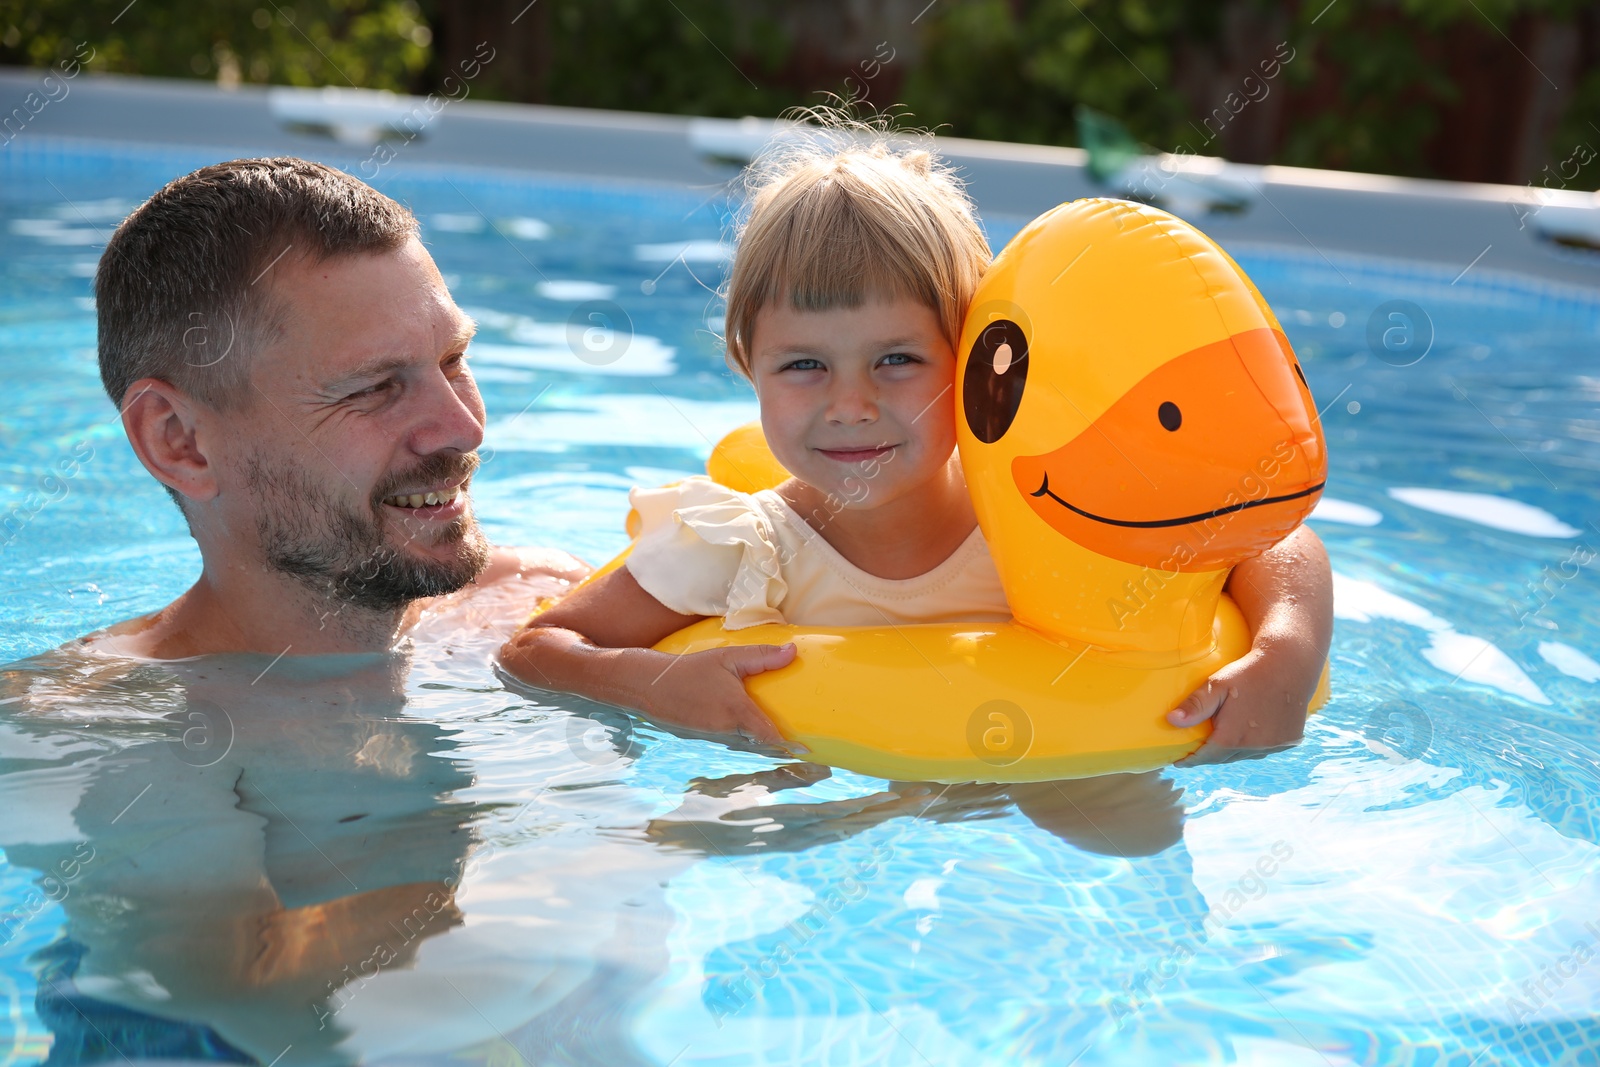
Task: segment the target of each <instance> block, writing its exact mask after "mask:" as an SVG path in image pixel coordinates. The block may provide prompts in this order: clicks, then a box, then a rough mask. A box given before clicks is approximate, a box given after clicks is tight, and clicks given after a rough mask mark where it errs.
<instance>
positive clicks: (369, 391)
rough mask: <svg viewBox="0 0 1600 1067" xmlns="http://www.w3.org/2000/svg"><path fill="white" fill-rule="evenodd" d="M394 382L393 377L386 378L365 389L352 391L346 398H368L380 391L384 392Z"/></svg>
mask: <svg viewBox="0 0 1600 1067" xmlns="http://www.w3.org/2000/svg"><path fill="white" fill-rule="evenodd" d="M393 384H394V380H393V379H392V378H385V379H384V380H383V381H381V382H379V383H377V384H376V385H369V386H367V387H366V388H365V389H358V390H356V391H355V392H353V393H351V394H350V395H349V396H347V397H345V399H346V400H364V399H366V398H368V397H373V396H377V395H378V394H379V393H382V392H384V391H386V390H387V389H388V388H389V387H390V386H391V385H393Z"/></svg>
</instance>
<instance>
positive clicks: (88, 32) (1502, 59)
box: [0, 0, 1600, 188]
mask: <svg viewBox="0 0 1600 1067" xmlns="http://www.w3.org/2000/svg"><path fill="white" fill-rule="evenodd" d="M895 4H896V0H874V2H865V0H849V2H847V0H538V3H537V4H536V5H533V6H531V7H530V6H528V5H527V4H526V3H525V2H520V0H421V2H420V3H418V2H417V0H295V2H294V3H293V4H288V3H278V2H275V0H210V2H206V0H138V2H137V3H134V4H133V5H132V6H131V7H127V6H126V5H127V0H92V2H89V3H85V2H83V0H0V63H18V64H33V65H47V64H50V63H53V62H55V61H56V60H58V59H60V58H63V57H65V56H67V55H70V54H71V53H72V51H73V50H74V48H75V47H76V46H77V45H78V43H79V42H87V43H88V44H90V45H91V46H93V47H94V48H95V49H96V52H97V55H96V59H95V61H94V62H93V63H91V64H90V65H89V69H91V70H110V71H121V72H127V73H138V74H149V75H163V76H169V77H170V76H176V77H202V78H211V79H219V80H221V81H223V82H229V81H243V82H256V83H265V82H271V83H280V84H292V85H346V84H355V85H360V86H366V87H371V88H387V89H395V90H400V91H411V92H418V93H421V92H427V91H429V90H433V89H437V88H438V87H439V82H440V81H441V79H442V78H443V77H444V76H445V75H446V74H448V73H449V72H450V70H451V69H453V68H452V65H453V64H454V63H455V61H456V60H457V59H458V58H460V57H461V56H463V55H467V54H470V53H471V51H472V49H473V47H474V46H475V45H476V44H477V43H478V42H479V41H485V40H486V41H487V42H488V43H489V44H490V45H491V46H492V47H494V48H495V49H496V51H497V53H498V54H499V55H500V57H501V58H499V59H497V60H496V62H495V63H493V64H491V65H489V66H487V67H486V68H485V74H484V76H483V77H482V78H480V79H479V80H477V81H476V82H475V83H474V85H473V94H474V96H475V97H477V98H499V99H512V100H528V101H536V102H542V103H552V104H566V105H572V106H580V107H603V108H616V109H623V110H639V111H661V112H676V113H689V114H700V115H723V116H739V115H746V114H755V115H777V114H779V113H781V112H782V111H784V110H785V109H787V108H790V107H794V106H796V105H809V104H816V103H819V102H822V101H823V99H824V96H823V93H825V92H827V91H832V92H843V91H844V86H845V79H846V77H847V76H848V75H850V74H851V73H852V72H857V73H859V71H858V63H859V62H860V61H862V60H866V59H867V58H868V57H869V55H870V54H871V53H872V50H873V49H872V45H871V44H866V45H862V44H861V43H860V41H859V40H858V39H856V38H851V37H850V35H849V34H848V33H847V32H846V29H847V27H848V26H849V25H850V20H851V19H854V18H856V16H857V15H859V14H860V12H861V11H863V10H878V9H881V10H882V11H885V12H889V11H899V10H900V9H899V8H897V7H896V6H895ZM912 9H920V10H922V14H921V15H920V16H919V17H918V18H917V20H916V23H915V25H914V26H913V25H912V24H911V21H910V16H909V15H905V16H904V17H903V18H900V19H899V23H903V25H901V24H899V23H896V24H895V25H893V26H890V27H889V29H888V30H886V31H885V32H886V33H888V34H889V35H890V36H891V37H892V38H893V40H894V43H895V46H896V49H897V54H898V58H897V59H895V60H892V61H889V62H887V63H886V65H885V66H886V69H887V71H888V73H887V74H886V75H884V76H883V78H882V80H881V81H879V82H877V83H876V84H874V86H873V94H872V98H871V99H872V103H873V104H874V105H879V106H882V105H887V104H889V103H891V102H897V103H903V104H904V105H906V108H907V109H908V110H909V112H910V114H911V116H912V120H913V121H915V122H916V123H918V124H921V125H926V126H931V127H936V128H939V129H942V130H944V131H946V132H950V133H954V134H958V135H961V136H966V137H981V138H992V139H996V140H1007V141H1023V142H1035V143H1043V144H1062V145H1071V144H1075V143H1076V139H1077V136H1078V133H1077V126H1076V123H1075V113H1076V112H1077V110H1078V109H1079V108H1081V107H1087V108H1091V109H1093V110H1094V111H1098V112H1101V113H1104V114H1107V115H1110V116H1114V117H1115V118H1116V119H1117V120H1118V121H1120V122H1121V123H1122V125H1124V126H1125V127H1126V128H1127V129H1128V130H1129V131H1130V132H1131V133H1132V135H1133V136H1134V137H1135V138H1136V139H1137V140H1139V141H1140V142H1142V143H1144V144H1146V145H1149V146H1152V147H1154V148H1158V149H1165V150H1175V151H1191V152H1195V153H1198V154H1202V155H1216V154H1223V155H1229V156H1230V157H1231V158H1238V159H1246V160H1253V161H1260V162H1268V161H1271V162H1280V163H1291V164H1297V165H1302V166H1316V167H1332V168H1348V169H1358V170H1369V171H1379V172H1388V173H1398V174H1411V175H1424V176H1445V177H1461V178H1479V179H1489V180H1501V181H1526V180H1530V179H1531V180H1532V181H1533V183H1534V184H1538V185H1548V186H1551V187H1563V188H1593V187H1594V186H1595V185H1596V184H1597V180H1600V162H1597V161H1596V159H1597V157H1600V8H1597V7H1596V5H1595V4H1594V3H1593V0H1332V2H1329V0H1302V2H1300V3H1291V4H1285V3H1281V2H1273V0H1215V2H1205V3H1202V2H1199V0H936V2H935V3H934V4H933V5H931V6H929V7H927V8H926V9H922V7H921V5H920V4H913V5H912ZM836 28H837V30H838V32H835V29H836ZM857 37H859V34H858V35H857ZM873 39H874V40H875V39H876V32H874V36H873ZM841 42H845V43H844V44H841ZM852 51H860V52H861V53H862V54H861V55H860V56H853V55H851V54H849V53H851V52H852ZM1289 56H1292V59H1288V58H1286V57H1289ZM1535 57H1537V59H1536V58H1535ZM1278 60H1283V62H1281V64H1280V63H1279V62H1278ZM1269 63H1270V64H1272V65H1273V66H1272V71H1273V73H1272V75H1271V77H1264V76H1263V74H1262V70H1263V69H1264V65H1265V64H1269ZM1491 67H1492V68H1493V69H1489V68H1491ZM1280 68H1281V69H1280ZM1247 78H1255V79H1256V82H1255V83H1251V82H1247V81H1246V79H1247ZM1263 81H1265V82H1267V83H1270V84H1267V85H1266V88H1265V89H1261V84H1260V83H1262V82H1263ZM1543 83H1548V84H1549V85H1550V86H1551V87H1552V88H1553V89H1555V91H1554V94H1553V95H1547V98H1546V99H1544V100H1543V101H1542V102H1541V100H1539V99H1536V95H1537V94H1536V93H1534V92H1532V91H1529V90H1528V89H1527V86H1528V85H1529V84H1531V85H1532V86H1533V89H1534V90H1537V92H1538V93H1543V92H1544V84H1543ZM1252 84H1255V85H1256V87H1257V89H1258V90H1260V93H1259V95H1255V96H1253V95H1251V92H1250V85H1252ZM1557 87H1558V88H1557ZM1247 98H1248V101H1247ZM1518 146H1522V147H1518ZM1575 158H1576V159H1581V160H1584V161H1585V163H1583V164H1578V163H1575V162H1574V159H1575ZM1544 165H1548V169H1547V170H1543V171H1541V170H1540V167H1541V166H1544Z"/></svg>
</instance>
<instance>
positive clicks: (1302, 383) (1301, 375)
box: [1294, 360, 1311, 389]
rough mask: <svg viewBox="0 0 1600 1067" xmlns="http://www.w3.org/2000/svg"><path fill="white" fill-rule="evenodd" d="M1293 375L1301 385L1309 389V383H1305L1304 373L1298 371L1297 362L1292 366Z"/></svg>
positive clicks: (1298, 365)
mask: <svg viewBox="0 0 1600 1067" xmlns="http://www.w3.org/2000/svg"><path fill="white" fill-rule="evenodd" d="M1294 373H1295V376H1296V377H1298V378H1299V379H1300V384H1301V385H1303V386H1305V387H1306V388H1307V389H1310V388H1311V383H1310V382H1308V381H1306V372H1305V371H1303V370H1301V369H1300V363H1299V361H1298V360H1296V361H1295V364H1294Z"/></svg>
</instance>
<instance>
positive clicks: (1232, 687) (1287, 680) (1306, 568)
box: [1167, 526, 1333, 766]
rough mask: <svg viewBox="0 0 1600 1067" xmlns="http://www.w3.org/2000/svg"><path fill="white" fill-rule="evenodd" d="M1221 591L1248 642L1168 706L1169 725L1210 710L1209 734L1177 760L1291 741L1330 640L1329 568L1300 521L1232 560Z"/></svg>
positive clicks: (1225, 755)
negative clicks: (1269, 543)
mask: <svg viewBox="0 0 1600 1067" xmlns="http://www.w3.org/2000/svg"><path fill="white" fill-rule="evenodd" d="M1227 591H1228V594H1229V595H1230V596H1232V597H1233V600H1234V603H1236V604H1238V605H1239V611H1240V613H1241V614H1242V615H1243V616H1244V620H1245V623H1246V624H1247V625H1248V626H1249V627H1250V634H1251V647H1250V651H1249V652H1248V653H1246V654H1245V655H1244V656H1243V657H1241V658H1240V659H1237V660H1235V661H1234V662H1232V663H1230V664H1228V665H1227V666H1226V667H1223V668H1222V669H1221V670H1219V671H1217V673H1216V674H1213V675H1212V676H1211V677H1210V678H1208V679H1207V680H1206V681H1205V683H1204V684H1203V685H1201V686H1200V688H1198V689H1196V690H1195V691H1194V692H1193V693H1191V694H1190V695H1189V697H1188V698H1187V699H1186V700H1184V702H1183V703H1182V704H1179V705H1178V706H1177V707H1176V708H1174V709H1173V710H1172V711H1171V712H1169V713H1168V715H1167V721H1168V722H1170V723H1172V724H1173V725H1174V726H1193V725H1194V724H1195V723H1198V722H1202V721H1204V720H1206V719H1209V718H1211V717H1212V716H1213V715H1214V716H1216V722H1215V723H1213V728H1212V733H1211V737H1210V739H1209V740H1207V741H1206V744H1205V746H1204V747H1202V748H1201V749H1200V750H1199V751H1198V752H1196V753H1195V754H1194V755H1192V756H1190V757H1189V758H1188V759H1186V760H1184V761H1182V765H1184V766H1189V765H1193V764H1198V763H1215V762H1225V761H1226V760H1229V759H1239V758H1248V757H1251V756H1262V755H1266V754H1268V753H1270V752H1276V751H1279V750H1281V749H1285V748H1289V747H1291V746H1293V745H1294V744H1295V743H1297V742H1298V741H1299V740H1300V738H1301V736H1302V735H1303V734H1304V733H1305V725H1306V706H1307V705H1308V704H1309V703H1310V702H1311V697H1312V694H1313V693H1315V692H1316V689H1317V681H1318V679H1320V678H1321V676H1322V668H1323V665H1324V664H1325V663H1326V662H1327V660H1328V646H1329V645H1330V644H1331V643H1332V641H1333V571H1332V568H1331V567H1330V566H1329V564H1328V553H1327V550H1326V549H1324V548H1323V547H1322V541H1321V539H1320V538H1318V537H1317V535H1316V534H1315V533H1313V532H1312V531H1311V530H1310V529H1309V528H1307V527H1305V526H1301V527H1299V528H1298V529H1296V530H1295V531H1294V532H1293V533H1291V534H1290V535H1289V536H1288V537H1286V538H1284V539H1283V540H1282V541H1280V542H1279V543H1278V544H1277V545H1276V546H1274V547H1273V548H1270V549H1268V550H1267V551H1266V552H1263V553H1262V554H1261V555H1259V556H1257V557H1256V558H1254V559H1251V560H1246V561H1245V562H1244V563H1241V564H1239V565H1238V566H1236V567H1234V569H1233V573H1232V574H1230V575H1229V576H1228V584H1227Z"/></svg>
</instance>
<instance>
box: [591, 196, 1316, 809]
mask: <svg viewBox="0 0 1600 1067" xmlns="http://www.w3.org/2000/svg"><path fill="white" fill-rule="evenodd" d="M957 351H958V357H959V363H958V366H957V371H956V386H957V393H956V405H957V416H958V417H957V422H958V429H959V448H960V452H961V460H962V463H963V465H964V467H965V470H966V474H967V481H968V484H969V485H970V486H971V490H972V493H973V503H974V505H975V507H976V510H977V513H978V521H979V524H980V525H981V526H982V528H983V532H984V535H985V537H987V538H988V541H989V544H990V546H991V547H992V549H993V551H994V555H995V562H996V565H997V567H998V568H999V571H1000V576H1001V580H1002V582H1003V583H1004V586H1005V590H1006V595H1007V599H1008V601H1009V602H1010V604H1011V607H1012V611H1013V613H1014V615H1015V621H1014V622H1012V623H1007V624H1002V625H998V626H997V625H992V624H973V625H915V626H885V627H881V628H880V627H849V628H832V629H829V628H822V627H800V626H780V625H764V626H756V627H751V628H748V629H743V630H736V631H727V630H724V629H723V628H722V626H721V623H720V620H717V619H707V620H704V621H702V622H699V623H696V624H695V625H693V626H689V627H687V628H685V629H683V630H680V631H678V632H677V633H675V634H673V635H671V636H669V637H668V638H667V639H666V640H664V641H662V642H661V643H660V644H659V645H657V646H656V647H657V648H658V649H660V650H662V651H665V652H674V653H689V652H696V651H700V650H702V649H708V648H714V647H721V646H728V645H749V644H781V643H783V642H786V641H793V642H794V643H795V644H796V645H797V646H798V649H799V655H798V656H797V658H796V661H795V662H794V663H793V664H792V665H790V666H788V667H786V668H783V669H782V670H777V671H770V672H767V673H765V674H761V675H757V676H755V677H753V678H751V679H750V680H749V691H750V694H751V696H752V697H753V698H754V700H755V701H756V703H757V704H759V705H760V706H761V708H762V710H763V711H765V712H766V713H767V715H769V716H770V717H771V718H772V720H773V722H774V723H775V724H776V725H777V726H778V728H779V730H781V731H782V733H783V735H784V736H785V737H787V738H789V739H791V740H794V741H798V742H801V743H802V744H804V745H805V746H807V747H808V748H809V749H810V750H811V751H810V755H809V756H808V757H807V758H808V759H811V760H813V761H815V762H818V763H825V764H829V765H832V766H838V767H844V768H847V769H850V770H854V771H859V772H861V773H864V774H870V775H874V776H878V777H883V778H894V779H901V780H908V779H909V780H919V781H934V782H957V781H995V782H1014V781H1042V780H1046V779H1053V778H1075V777H1086V776H1090V775H1097V774H1108V773H1112V772H1117V771H1139V770H1148V769H1152V768H1155V767H1159V766H1161V765H1163V764H1167V763H1170V762H1172V761H1173V760H1176V759H1180V758H1182V757H1183V756H1185V755H1188V754H1189V753H1191V752H1193V751H1194V750H1195V749H1197V748H1198V747H1199V746H1200V744H1201V743H1202V742H1203V741H1204V740H1205V738H1206V736H1207V735H1208V734H1209V732H1210V724H1209V723H1205V724H1201V725H1200V726H1197V727H1191V728H1187V729H1179V728H1176V727H1173V726H1171V725H1169V724H1168V723H1167V721H1166V718H1165V716H1166V713H1167V712H1168V711H1169V710H1171V709H1172V708H1173V707H1175V706H1176V705H1177V704H1178V702H1179V701H1181V700H1182V699H1183V698H1184V697H1185V696H1186V695H1188V694H1189V693H1190V692H1191V691H1192V690H1193V689H1194V688H1195V687H1196V686H1197V685H1199V683H1200V682H1202V681H1203V680H1204V679H1205V678H1206V677H1208V676H1209V675H1211V674H1212V673H1213V672H1215V671H1216V670H1217V668H1219V667H1221V666H1222V665H1224V664H1226V663H1228V662H1230V661H1232V660H1234V659H1236V658H1238V657H1239V656H1241V655H1242V654H1244V653H1245V652H1246V651H1248V649H1249V645H1250V639H1249V634H1248V631H1247V629H1246V627H1245V624H1244V621H1243V619H1242V617H1241V616H1240V614H1239V610H1238V608H1237V607H1236V606H1235V605H1234V604H1233V602H1232V601H1231V600H1230V599H1229V598H1228V597H1227V596H1225V595H1224V594H1223V592H1222V586H1223V583H1224V582H1225V580H1226V578H1227V575H1228V571H1229V569H1230V568H1231V567H1232V566H1233V565H1234V564H1236V563H1238V562H1240V561H1241V560H1245V559H1248V558H1250V557H1252V556H1254V555H1256V554H1258V553H1260V552H1262V551H1264V550H1265V549H1267V548H1268V547H1270V546H1272V545H1273V544H1276V543H1277V542H1278V541H1279V540H1281V539H1282V538H1283V537H1284V536H1285V535H1287V534H1288V533H1289V532H1290V531H1291V530H1293V529H1294V528H1295V527H1296V526H1297V525H1298V524H1299V523H1300V522H1301V520H1302V519H1304V518H1305V516H1306V515H1307V514H1309V513H1310V511H1311V508H1312V507H1313V506H1314V504H1315V503H1316V501H1317V499H1318V497H1319V496H1320V494H1321V490H1322V485H1323V481H1324V479H1325V478H1326V474H1327V453H1326V446H1325V443H1324V440H1323V435H1322V428H1321V424H1320V422H1319V421H1318V418H1317V412H1316V406H1315V404H1314V403H1313V402H1312V399H1311V393H1310V391H1309V390H1308V389H1307V387H1306V384H1305V379H1304V375H1303V374H1302V373H1301V371H1300V367H1299V364H1298V362H1297V361H1296V360H1295V356H1294V352H1293V350H1292V349H1291V348H1290V346H1289V342H1288V339H1287V338H1286V337H1285V336H1284V334H1283V331H1282V329H1281V328H1280V326H1279V325H1278V322H1277V320H1276V319H1275V318H1274V317H1273V314H1272V312H1271V310H1270V309H1269V308H1268V307H1267V304H1266V302H1265V301H1264V300H1263V299H1262V298H1261V295H1260V293H1258V292H1257V291H1256V288H1255V286H1254V285H1253V284H1251V282H1250V280H1249V278H1247V277H1246V276H1245V274H1244V272H1243V271H1242V270H1240V269H1239V267H1238V265H1237V264H1235V263H1234V262H1233V260H1232V259H1230V258H1229V257H1228V255H1227V254H1226V253H1225V252H1223V251H1222V249H1221V248H1219V247H1218V246H1217V245H1216V244H1215V243H1213V242H1212V241H1211V240H1210V239H1209V238H1207V237H1206V236H1205V235H1204V234H1202V233H1200V232H1199V231H1198V230H1196V229H1195V228H1194V227H1192V226H1190V225H1189V224H1187V223H1185V222H1183V221H1182V220H1181V219H1178V218H1176V217H1175V216H1172V215H1169V214H1167V213H1166V212H1164V211H1160V210H1157V209H1156V208H1152V207H1148V206H1144V205H1140V204H1134V203H1129V202H1125V201H1119V200H1101V199H1094V200H1079V201H1075V202H1073V203H1070V204H1063V205H1061V206H1060V207H1057V208H1055V209H1054V210H1052V211H1050V212H1047V213H1046V214H1044V215H1043V216H1041V217H1040V218H1038V219H1036V220H1034V221H1033V222H1032V223H1030V224H1029V225H1028V226H1027V227H1026V228H1024V229H1023V230H1022V232H1021V233H1019V234H1018V235H1017V236H1016V238H1015V239H1014V240H1012V241H1011V243H1010V244H1009V245H1007V246H1006V248H1005V249H1004V250H1003V251H1002V252H1001V253H1000V255H999V256H998V257H997V258H996V259H995V261H994V264H993V265H992V266H991V268H990V269H989V271H988V273H987V274H986V275H985V278H984V281H983V283H982V286H981V287H980V289H979V291H978V293H977V296H976V298H975V299H974V301H973V305H972V308H971V311H970V313H969V315H968V317H967V321H966V325H965V330H964V332H963V335H962V339H961V345H960V347H959V349H958V350H957ZM707 468H708V473H709V474H710V475H711V477H713V478H714V479H716V480H718V481H720V482H723V483H724V484H727V485H728V486H730V487H731V488H735V489H739V490H742V491H745V492H754V491H755V490H758V489H762V488H768V487H771V486H773V485H776V484H778V483H779V482H781V481H782V480H783V479H784V478H785V477H786V472H784V470H783V468H782V467H781V466H779V465H778V463H777V461H776V460H775V459H774V458H773V457H772V455H771V453H770V452H769V451H767V449H766V444H765V440H764V439H763V438H762V437H761V432H760V428H759V427H743V428H741V429H740V430H737V431H735V432H734V433H733V434H731V435H729V437H728V438H726V439H725V440H724V441H723V442H722V443H721V444H719V445H718V446H717V448H716V450H715V451H714V452H713V453H712V456H711V460H710V462H709V463H708V465H707ZM620 561H621V558H620V557H619V559H618V560H613V561H612V563H611V564H609V565H608V566H607V567H606V568H604V569H605V570H609V569H611V568H612V567H614V566H616V565H617V564H619V563H620ZM1326 692H1327V673H1326V670H1324V673H1323V678H1322V682H1321V684H1320V685H1319V687H1318V690H1317V695H1316V697H1315V698H1314V699H1313V702H1312V708H1311V710H1314V709H1315V708H1316V707H1317V706H1319V705H1320V704H1321V703H1322V701H1323V700H1324V699H1325V698H1326Z"/></svg>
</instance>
